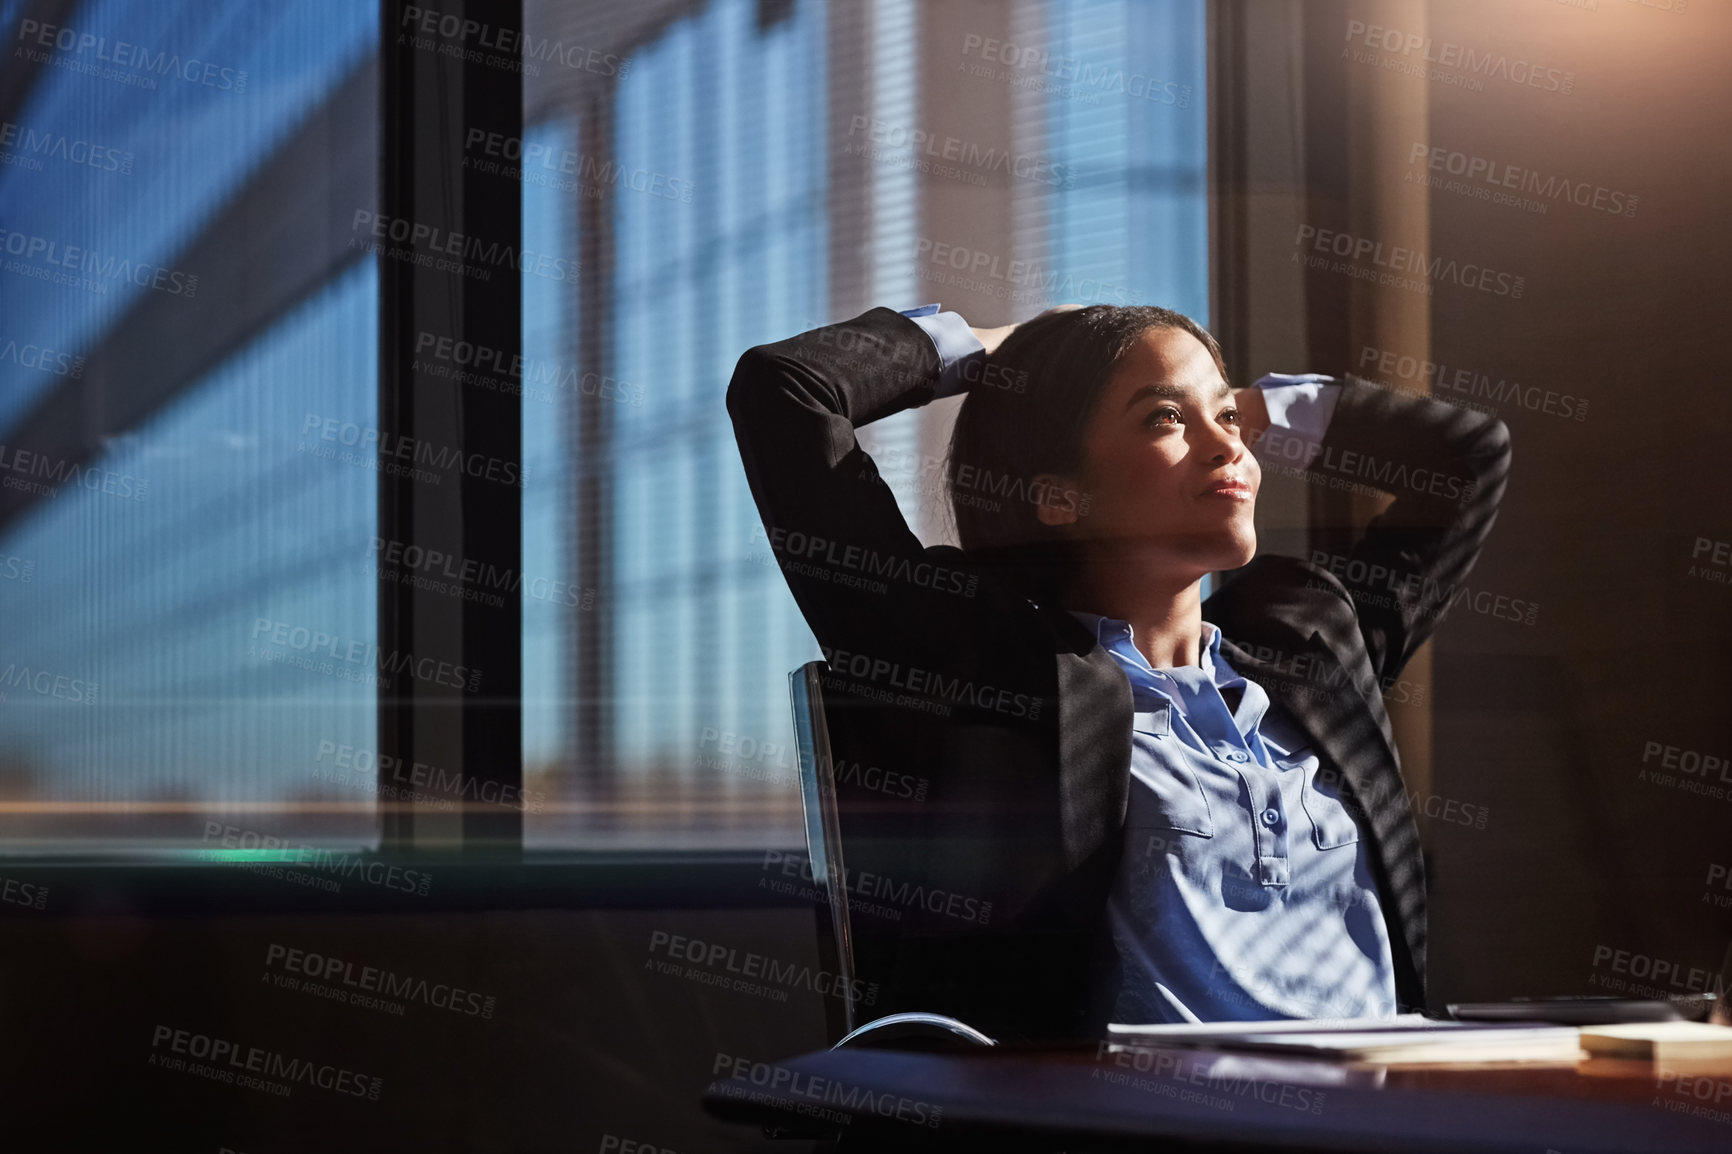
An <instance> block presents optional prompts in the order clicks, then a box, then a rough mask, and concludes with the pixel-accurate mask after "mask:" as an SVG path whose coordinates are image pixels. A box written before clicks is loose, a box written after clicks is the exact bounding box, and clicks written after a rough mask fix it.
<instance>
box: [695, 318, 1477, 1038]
mask: <svg viewBox="0 0 1732 1154" xmlns="http://www.w3.org/2000/svg"><path fill="white" fill-rule="evenodd" d="M940 369H941V361H940V358H939V356H938V353H937V351H936V349H935V348H934V347H933V344H932V341H931V339H930V338H929V337H928V336H927V335H926V333H925V332H924V331H923V330H922V329H921V328H920V327H919V326H918V325H916V324H914V323H913V322H912V321H910V320H909V319H908V318H906V317H903V316H902V315H900V314H899V313H896V312H893V311H891V310H890V309H886V308H874V309H871V310H869V311H867V312H865V313H863V314H861V315H860V316H858V317H855V318H854V319H852V320H849V321H844V322H841V323H839V324H834V325H828V326H825V327H823V328H818V329H814V330H811V331H809V332H805V333H801V334H799V335H798V336H794V337H790V338H789V339H787V340H784V341H778V342H776V343H773V344H767V345H760V346H757V347H755V348H752V349H749V350H747V351H746V353H745V354H744V355H743V356H741V358H740V360H739V363H738V366H737V367H736V369H735V372H734V376H733V380H732V381H731V383H730V384H729V387H728V394H727V405H728V412H729V414H730V415H731V417H732V419H733V424H734V431H735V436H736V438H737V440H738V443H739V448H740V456H741V460H742V462H743V463H744V466H745V471H746V476H747V479H748V481H749V483H750V485H751V489H752V494H753V497H754V499H755V500H756V502H757V506H758V511H759V513H760V515H761V516H762V518H763V521H764V525H765V529H766V531H767V533H768V534H769V538H770V544H771V548H772V551H773V552H774V554H775V556H776V558H777V561H778V563H779V564H780V565H781V567H782V570H783V574H784V576H785V578H786V580H787V583H788V587H789V589H790V590H791V591H792V592H793V595H794V598H795V600H796V601H797V602H798V604H799V606H800V609H801V611H802V612H803V613H804V615H805V618H806V621H807V623H808V624H809V625H810V626H811V628H812V631H813V633H814V634H815V635H816V636H817V638H818V641H819V644H820V646H821V647H822V649H823V651H824V654H825V657H826V660H827V662H828V664H829V666H830V674H829V675H828V677H827V678H826V680H825V704H826V709H827V713H828V718H829V722H830V727H831V739H832V745H833V749H834V751H835V755H836V759H837V776H838V779H839V786H838V795H839V802H840V807H841V811H842V834H843V849H844V855H845V860H846V864H847V867H848V888H849V891H850V897H851V901H852V903H853V905H854V914H853V919H852V922H853V930H854V936H855V957H856V965H857V969H858V972H859V974H860V976H861V978H863V979H864V980H865V981H867V982H871V983H875V984H876V987H877V988H876V991H875V993H876V997H875V998H874V1000H873V1002H872V1004H871V1005H870V1006H867V1007H863V1010H864V1011H865V1015H866V1017H868V1018H870V1017H873V1016H877V1014H880V1013H890V1012H893V1011H897V1010H907V1009H917V1010H930V1011H935V1012H940V1013H948V1014H952V1015H955V1016H957V1017H960V1018H962V1019H963V1020H965V1021H968V1022H970V1023H971V1024H974V1025H976V1026H978V1027H980V1028H981V1029H984V1030H986V1031H987V1032H988V1033H996V1034H997V1035H999V1036H1004V1037H1027V1038H1057V1037H1071V1036H1085V1035H1088V1034H1090V1033H1093V1032H1095V1031H1097V1030H1098V1029H1099V1027H1100V1025H1101V1023H1102V1021H1103V1020H1104V1018H1105V1015H1106V1009H1107V1005H1106V1003H1105V1002H1104V1001H1102V1000H1100V997H1099V995H1100V994H1101V992H1102V991H1106V990H1110V989H1111V988H1112V986H1113V985H1114V984H1115V983H1114V979H1115V977H1116V966H1117V958H1116V954H1115V951H1114V950H1113V949H1112V946H1111V941H1110V937H1109V936H1108V932H1107V926H1106V921H1107V919H1106V916H1105V915H1106V902H1107V895H1108V891H1109V889H1110V886H1111V883H1112V880H1113V876H1114V870H1115V867H1116V866H1117V864H1118V862H1119V857H1120V854H1121V849H1122V841H1123V830H1124V820H1125V813H1126V806H1127V801H1128V797H1129V788H1130V760H1131V722H1132V712H1133V711H1132V705H1131V693H1130V686H1129V683H1128V681H1127V680H1126V678H1125V676H1124V674H1123V672H1122V671H1121V670H1120V669H1119V668H1118V667H1117V665H1116V664H1115V663H1114V661H1113V659H1112V657H1111V656H1110V655H1109V654H1108V653H1107V652H1106V650H1105V649H1103V648H1102V647H1101V646H1100V645H1099V644H1098V643H1097V642H1096V641H1095V638H1094V637H1093V636H1092V635H1091V634H1090V631H1089V630H1088V629H1086V628H1084V627H1083V626H1082V625H1080V624H1079V623H1078V622H1077V621H1076V619H1075V618H1073V617H1071V616H1070V615H1069V614H1068V613H1067V612H1065V610H1064V607H1063V606H1059V605H1055V604H1042V603H1039V602H1037V600H1035V599H1034V598H1033V597H1032V596H1031V595H1030V593H1029V592H1028V590H1027V588H1026V587H1025V585H1024V584H1023V583H1021V582H1019V581H1018V580H1017V579H1016V577H1015V576H1014V575H1013V574H1012V573H1010V572H1008V571H1005V570H1003V569H1000V568H997V567H995V566H993V565H991V564H986V563H983V562H982V561H981V560H980V559H977V558H972V557H970V556H969V555H968V554H966V553H964V552H963V551H962V550H960V549H957V548H955V547H952V546H934V547H932V548H927V547H926V546H924V545H922V544H921V542H920V541H919V539H918V538H916V537H915V535H914V534H913V533H912V532H911V531H910V529H909V528H908V526H907V524H906V523H905V521H904V520H903V518H902V515H901V513H900V511H899V509H898V506H897V504H896V500H895V498H894V496H893V495H892V493H891V491H890V489H889V487H888V486H887V485H886V484H885V483H884V481H883V480H882V479H881V477H880V475H879V473H878V470H877V467H876V466H875V464H874V462H873V461H872V459H871V458H870V457H869V456H868V455H867V454H866V453H865V452H864V451H862V449H861V448H860V445H859V443H858V442H857V441H856V439H855V429H857V428H858V427H860V426H862V425H865V424H868V423H870V422H872V421H875V420H878V419H880V418H882V417H886V416H889V415H891V414H892V413H895V412H898V411H900V410H902V409H906V408H908V407H910V406H914V405H920V404H924V403H926V402H927V401H929V400H931V399H932V396H933V390H934V388H935V386H936V384H937V381H938V376H939V372H940ZM1324 452H1325V457H1324V458H1321V459H1320V461H1319V464H1318V465H1314V466H1313V469H1314V470H1316V469H1318V468H1319V467H1322V468H1323V469H1324V470H1326V471H1327V470H1329V469H1333V470H1334V474H1333V475H1339V476H1341V477H1342V478H1343V480H1344V482H1345V481H1349V480H1350V481H1352V482H1353V483H1359V484H1371V485H1375V486H1377V487H1381V488H1384V489H1386V490H1388V491H1391V492H1392V493H1393V495H1394V497H1395V500H1394V502H1393V503H1392V504H1391V505H1390V506H1389V508H1388V509H1387V510H1386V511H1385V512H1384V513H1382V514H1381V515H1380V516H1378V517H1377V518H1376V519H1375V520H1373V522H1372V523H1371V525H1370V527H1369V529H1368V530H1367V532H1366V533H1365V534H1364V535H1363V537H1362V538H1361V539H1360V540H1359V541H1358V542H1357V543H1356V544H1354V545H1353V547H1352V553H1351V559H1352V561H1353V562H1358V563H1362V564H1352V565H1336V566H1333V568H1336V569H1338V570H1341V571H1344V572H1347V573H1348V574H1350V575H1358V574H1361V573H1364V574H1367V575H1368V576H1369V580H1368V581H1367V587H1366V588H1365V589H1361V590H1353V591H1350V590H1349V588H1348V586H1347V584H1345V583H1344V582H1343V581H1342V580H1341V579H1338V578H1337V577H1335V576H1333V575H1332V574H1331V573H1330V572H1329V568H1330V566H1317V565H1312V564H1310V563H1308V562H1306V561H1302V560H1297V559H1293V558H1288V557H1279V556H1260V557H1258V558H1256V559H1255V560H1253V561H1252V562H1251V563H1250V564H1249V565H1247V566H1245V567H1244V568H1243V569H1241V570H1239V571H1238V572H1237V573H1236V574H1235V575H1234V576H1233V578H1232V579H1231V580H1229V581H1228V582H1226V583H1225V585H1224V586H1223V588H1221V589H1220V591H1219V592H1217V593H1216V594H1215V595H1214V596H1212V597H1210V598H1209V600H1208V601H1207V602H1206V603H1205V604H1204V607H1203V615H1204V617H1205V618H1206V619H1208V620H1210V621H1212V622H1214V623H1215V624H1216V625H1218V626H1219V627H1220V629H1221V630H1222V633H1223V641H1222V653H1223V654H1224V655H1226V657H1227V659H1228V661H1229V662H1230V663H1231V664H1232V666H1233V668H1234V669H1236V670H1238V671H1239V672H1241V673H1242V674H1243V675H1244V676H1246V677H1248V678H1250V679H1252V680H1254V681H1256V682H1258V683H1259V684H1260V685H1262V686H1263V687H1264V689H1265V690H1267V691H1268V693H1269V695H1270V697H1271V699H1272V700H1275V701H1279V702H1281V703H1282V704H1283V705H1285V706H1286V708H1287V709H1288V710H1289V711H1290V713H1291V715H1292V716H1293V718H1294V719H1295V720H1296V721H1297V723H1298V724H1299V726H1300V727H1301V728H1302V729H1303V730H1304V731H1305V732H1306V733H1308V734H1309V735H1310V736H1311V738H1312V739H1313V741H1314V743H1315V748H1316V750H1317V751H1318V753H1319V757H1320V759H1321V761H1322V763H1323V769H1322V770H1321V771H1320V773H1319V778H1320V780H1322V781H1324V782H1325V783H1326V786H1325V788H1327V787H1328V786H1327V783H1333V784H1334V785H1335V787H1337V788H1338V789H1339V791H1340V795H1341V797H1342V800H1343V801H1344V802H1345V803H1346V804H1348V805H1349V806H1350V807H1352V808H1354V809H1355V810H1356V811H1357V814H1358V817H1359V819H1360V821H1359V824H1360V826H1361V828H1362V831H1363V834H1362V836H1363V837H1364V838H1367V839H1369V841H1370V843H1371V844H1370V846H1369V847H1368V848H1369V850H1370V853H1369V857H1370V860H1371V862H1372V865H1373V872H1374V873H1375V875H1376V879H1377V883H1378V886H1379V889H1380V892H1381V895H1382V900H1383V913H1384V918H1385V921H1386V923H1387V925H1388V929H1389V938H1390V941H1391V944H1392V947H1393V950H1394V959H1395V972H1396V986H1397V996H1398V999H1399V1000H1400V1002H1401V1003H1402V1004H1403V1006H1406V1007H1422V1006H1423V1005H1424V1002H1425V933H1426V928H1425V870H1424V863H1423V861H1422V858H1421V854H1420V843H1419V837H1418V831H1417V829H1416V827H1415V824H1414V819H1413V813H1412V809H1411V807H1410V805H1409V801H1408V796H1407V791H1406V789H1405V787H1404V785H1403V783H1402V780H1401V774H1400V768H1399V764H1400V763H1399V758H1398V756H1397V752H1396V749H1395V743H1394V739H1393V737H1392V734H1391V731H1390V726H1389V718H1388V715H1387V713H1386V711H1385V707H1384V697H1383V694H1384V692H1385V691H1386V690H1388V689H1389V687H1390V686H1391V685H1392V684H1393V683H1394V680H1395V678H1396V676H1397V675H1398V674H1399V673H1400V671H1401V669H1402V667H1403V665H1405V664H1406V662H1407V660H1408V658H1409V657H1410V656H1411V655H1412V654H1413V651H1414V650H1415V649H1416V648H1417V647H1418V646H1419V645H1420V644H1421V643H1422V642H1423V641H1424V640H1425V638H1426V637H1427V636H1428V634H1429V633H1430V631H1431V627H1432V625H1433V624H1434V623H1435V621H1436V617H1437V615H1438V612H1439V610H1440V609H1441V608H1444V607H1445V606H1446V604H1447V599H1448V595H1449V593H1450V590H1451V588H1452V586H1453V585H1454V584H1455V583H1457V582H1459V581H1460V580H1461V579H1462V577H1464V576H1465V575H1466V573H1467V572H1468V570H1469V568H1470V567H1471V566H1472V564H1473V560H1474V557H1475V556H1476V555H1477V553H1478V551H1479V548H1480V545H1481V543H1482V541H1483V540H1484V538H1485V536H1486V534H1487V533H1488V532H1489V531H1490V528H1491V525H1492V521H1493V520H1494V518H1495V513H1496V508H1497V504H1498V501H1499V499H1500V497H1501V495H1502V492H1503V487H1504V477H1505V474H1506V472H1507V469H1508V459H1509V437H1508V432H1507V430H1506V429H1505V428H1504V426H1503V425H1502V424H1501V423H1500V422H1499V421H1497V420H1496V419H1495V418H1491V417H1487V416H1483V415H1480V414H1476V413H1470V412H1464V411H1462V410H1460V409H1457V408H1454V407H1451V406H1449V405H1445V404H1442V403H1440V402H1436V401H1432V400H1429V399H1424V398H1419V397H1414V396H1410V395H1406V394H1403V393H1399V392H1394V391H1389V390H1384V389H1380V388H1376V387H1373V386H1371V385H1368V384H1365V383H1362V382H1357V381H1353V380H1351V379H1349V380H1347V381H1346V382H1345V383H1344V384H1343V386H1342V389H1341V392H1340V395H1339V397H1338V399H1337V403H1336V407H1335V411H1334V416H1333V418H1332V421H1331V424H1330V427H1329V431H1328V435H1327V437H1326V439H1325V441H1324ZM920 473H921V475H923V476H925V477H927V478H928V479H929V480H931V481H932V482H933V483H935V484H939V483H942V481H943V476H944V473H943V470H942V469H941V468H934V469H932V470H920ZM1440 479H1441V480H1440ZM982 484H983V486H984V487H985V489H984V490H983V491H982V492H981V493H980V494H978V495H979V496H980V497H981V498H982V499H1003V500H1016V499H1026V494H1024V493H1021V492H1019V491H1018V490H1017V488H1016V482H1015V480H1014V479H1004V478H998V479H992V478H987V479H984V480H983V482H982ZM1464 495H1465V499H1463V497H1464ZM1451 498H1454V499H1451ZM1354 592H1358V593H1359V594H1360V596H1359V597H1358V598H1355V596H1354V595H1353V593H1354Z"/></svg>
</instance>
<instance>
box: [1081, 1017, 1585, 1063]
mask: <svg viewBox="0 0 1732 1154" xmlns="http://www.w3.org/2000/svg"><path fill="white" fill-rule="evenodd" d="M1108 1031H1109V1033H1110V1034H1111V1035H1112V1037H1113V1038H1114V1039H1116V1040H1120V1041H1136V1042H1142V1043H1145V1044H1151V1045H1180V1046H1201V1047H1206V1048H1208V1049H1212V1050H1259V1051H1263V1052H1266V1053H1283V1054H1292V1055H1295V1056H1303V1057H1317V1058H1339V1059H1345V1060H1347V1061H1355V1062H1381V1063H1385V1064H1388V1065H1397V1064H1404V1063H1421V1062H1424V1063H1430V1062H1574V1061H1577V1060H1579V1059H1581V1058H1583V1057H1585V1056H1586V1055H1584V1054H1583V1053H1582V1048H1581V1041H1580V1036H1579V1035H1580V1031H1579V1030H1578V1029H1577V1028H1576V1027H1574V1026H1535V1025H1532V1024H1524V1023H1520V1022H1439V1021H1434V1020H1432V1019H1430V1018H1427V1017H1425V1016H1424V1015H1421V1014H1403V1015H1401V1016H1399V1017H1396V1018H1367V1019H1357V1020H1348V1021H1335V1022H1326V1021H1316V1020H1303V1019H1301V1020H1294V1021H1273V1022H1195V1023H1185V1024H1181V1025H1160V1026H1135V1025H1122V1024H1117V1023H1115V1024H1113V1025H1111V1026H1109V1027H1108Z"/></svg>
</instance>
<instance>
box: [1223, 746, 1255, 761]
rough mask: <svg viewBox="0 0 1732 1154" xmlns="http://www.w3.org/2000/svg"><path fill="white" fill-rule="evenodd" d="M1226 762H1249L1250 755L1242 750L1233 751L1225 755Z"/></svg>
mask: <svg viewBox="0 0 1732 1154" xmlns="http://www.w3.org/2000/svg"><path fill="white" fill-rule="evenodd" d="M1227 760H1228V761H1250V760H1251V755H1250V754H1248V753H1246V752H1245V751H1244V750H1242V749H1235V750H1232V751H1230V752H1229V753H1228V754H1227Z"/></svg>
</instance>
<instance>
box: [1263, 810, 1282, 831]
mask: <svg viewBox="0 0 1732 1154" xmlns="http://www.w3.org/2000/svg"><path fill="white" fill-rule="evenodd" d="M1263 824H1264V825H1266V826H1269V827H1270V828H1274V827H1275V826H1277V825H1280V824H1281V811H1280V810H1278V809H1275V808H1274V807H1270V808H1269V809H1266V810H1264V811H1263Z"/></svg>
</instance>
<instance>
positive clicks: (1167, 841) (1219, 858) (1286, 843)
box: [1073, 611, 1396, 1022]
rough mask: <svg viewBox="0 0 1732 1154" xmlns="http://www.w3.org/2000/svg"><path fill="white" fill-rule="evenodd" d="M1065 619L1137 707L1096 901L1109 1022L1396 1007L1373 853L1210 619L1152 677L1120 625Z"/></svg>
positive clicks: (1311, 756) (1384, 1012)
mask: <svg viewBox="0 0 1732 1154" xmlns="http://www.w3.org/2000/svg"><path fill="white" fill-rule="evenodd" d="M1073 616H1075V617H1076V618H1077V619H1078V620H1079V621H1082V622H1083V623H1084V624H1085V625H1088V626H1089V627H1090V628H1091V629H1093V630H1094V631H1095V636H1096V638H1097V639H1098V640H1099V641H1100V643H1101V645H1102V646H1104V647H1105V648H1106V650H1107V651H1108V652H1109V653H1110V654H1111V655H1112V657H1113V659H1114V660H1115V661H1116V662H1117V663H1118V665H1119V668H1120V669H1122V670H1124V672H1125V676H1126V677H1127V679H1129V681H1130V684H1131V698H1132V701H1133V703H1134V708H1135V710H1136V713H1135V721H1134V722H1133V725H1132V729H1133V732H1132V736H1131V740H1132V749H1131V791H1130V802H1129V807H1128V810H1127V812H1126V815H1125V833H1124V837H1125V842H1124V854H1123V856H1122V857H1121V859H1120V865H1119V871H1118V876H1117V877H1116V878H1115V880H1114V885H1113V889H1112V892H1111V895H1110V896H1109V898H1108V900H1107V913H1108V917H1109V919H1110V922H1111V926H1112V933H1113V941H1114V943H1115V945H1116V946H1117V947H1118V952H1119V958H1120V961H1121V962H1122V963H1123V983H1122V985H1121V987H1120V988H1119V990H1118V991H1117V995H1116V997H1117V1000H1116V1004H1115V1005H1114V1008H1113V1014H1112V1018H1113V1021H1116V1022H1189V1021H1204V1022H1211V1021H1228V1020H1236V1019H1242V1020H1253V1019H1262V1018H1360V1017H1387V1016H1389V1015H1392V1014H1394V1013H1395V1010H1396V1002H1395V968H1394V963H1393V960H1392V958H1391V954H1390V948H1389V937H1388V931H1387V929H1386V928H1385V925H1384V921H1383V913H1382V909H1381V907H1380V905H1379V903H1378V895H1377V886H1376V882H1375V881H1374V880H1373V878H1372V875H1371V865H1370V860H1369V856H1368V851H1369V848H1370V847H1369V845H1368V843H1366V842H1364V841H1363V840H1361V838H1360V831H1359V825H1358V822H1357V821H1356V820H1355V818H1354V816H1353V814H1352V813H1351V812H1350V811H1349V810H1348V809H1347V808H1346V806H1344V805H1343V804H1342V802H1341V799H1340V795H1339V793H1338V791H1337V790H1336V789H1335V787H1334V786H1333V785H1331V784H1330V783H1328V782H1327V781H1322V782H1320V781H1318V779H1317V771H1318V769H1319V767H1320V762H1319V760H1318V758H1317V755H1316V753H1315V752H1314V751H1313V750H1312V749H1311V747H1310V741H1309V739H1308V738H1307V737H1306V736H1305V734H1304V733H1303V731H1301V730H1300V729H1299V728H1298V726H1296V725H1295V724H1294V723H1293V721H1292V719H1291V718H1290V717H1289V716H1287V714H1286V712H1285V710H1283V709H1282V708H1281V707H1280V706H1279V705H1276V704H1273V703H1271V702H1270V700H1269V696H1268V694H1267V693H1265V692H1264V691H1263V687H1262V686H1260V685H1258V684H1257V683H1256V682H1254V681H1250V680H1247V679H1246V678H1244V677H1242V676H1240V675H1239V674H1238V673H1236V672H1234V670H1233V668H1232V667H1231V666H1230V665H1229V664H1228V663H1227V662H1226V660H1225V659H1223V658H1222V656H1221V648H1220V647H1221V635H1220V631H1219V630H1218V629H1216V627H1215V626H1214V625H1212V624H1210V623H1209V622H1204V623H1203V635H1204V638H1205V639H1206V643H1205V645H1204V647H1203V649H1202V651H1201V654H1200V658H1199V661H1200V664H1199V665H1196V666H1184V667H1180V668H1169V669H1154V668H1152V667H1151V666H1150V665H1149V663H1148V661H1147V659H1145V658H1144V657H1143V655H1142V653H1141V652H1139V651H1138V650H1137V648H1136V646H1135V644H1134V642H1133V638H1132V631H1131V627H1130V626H1129V625H1127V624H1126V623H1125V622H1123V621H1119V620H1117V619H1115V618H1110V617H1101V616H1098V615H1096V614H1092V613H1082V612H1074V611H1073ZM1230 690H1237V691H1238V701H1237V705H1236V706H1235V707H1234V708H1231V709H1229V707H1228V704H1227V698H1226V697H1225V696H1224V694H1223V691H1230Z"/></svg>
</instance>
